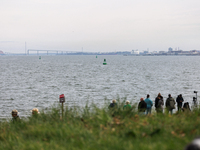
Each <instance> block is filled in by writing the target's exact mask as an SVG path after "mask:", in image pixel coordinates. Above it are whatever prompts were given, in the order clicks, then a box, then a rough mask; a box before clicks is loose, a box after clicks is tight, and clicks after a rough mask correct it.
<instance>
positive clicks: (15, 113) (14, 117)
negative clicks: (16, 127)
mask: <svg viewBox="0 0 200 150" xmlns="http://www.w3.org/2000/svg"><path fill="white" fill-rule="evenodd" d="M11 114H12V121H13V122H14V121H19V120H20V118H19V113H18V111H17V110H16V109H13V110H12V112H11Z"/></svg>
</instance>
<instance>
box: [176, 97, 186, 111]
mask: <svg viewBox="0 0 200 150" xmlns="http://www.w3.org/2000/svg"><path fill="white" fill-rule="evenodd" d="M183 101H184V100H183V97H182V95H181V94H180V95H178V97H177V98H176V102H177V107H178V111H181V109H182V105H183Z"/></svg>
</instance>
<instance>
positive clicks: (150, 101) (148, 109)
mask: <svg viewBox="0 0 200 150" xmlns="http://www.w3.org/2000/svg"><path fill="white" fill-rule="evenodd" d="M149 97H150V95H149V94H147V98H146V99H145V100H144V101H145V103H146V104H147V110H146V114H151V107H152V106H153V102H152V100H151V99H150V98H149Z"/></svg>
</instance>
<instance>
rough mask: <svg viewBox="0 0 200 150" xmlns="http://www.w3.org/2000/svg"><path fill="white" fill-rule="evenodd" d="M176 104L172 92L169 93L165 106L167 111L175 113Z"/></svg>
mask: <svg viewBox="0 0 200 150" xmlns="http://www.w3.org/2000/svg"><path fill="white" fill-rule="evenodd" d="M175 104H176V102H175V100H174V98H172V96H171V94H169V95H168V98H167V100H166V103H165V106H166V108H167V111H168V112H170V113H171V114H172V113H173V109H175Z"/></svg>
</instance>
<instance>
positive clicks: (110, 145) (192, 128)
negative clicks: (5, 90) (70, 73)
mask: <svg viewBox="0 0 200 150" xmlns="http://www.w3.org/2000/svg"><path fill="white" fill-rule="evenodd" d="M122 107H123V104H121V106H119V108H118V109H117V110H115V112H113V111H109V110H108V108H107V106H106V107H105V108H101V109H100V108H98V107H96V106H95V105H92V106H91V107H87V106H86V107H84V108H83V109H81V110H80V109H76V108H74V109H69V108H66V109H65V113H64V118H63V119H62V120H61V119H60V109H58V108H52V109H51V111H50V112H49V113H43V112H42V113H40V114H39V115H36V116H31V117H30V118H28V119H21V121H20V122H14V123H13V122H1V124H0V149H4V150H5V149H20V150H22V149H27V150H31V149H37V150H39V149H48V150H49V149H59V150H62V149H69V150H77V149H81V150H82V149H86V150H94V149H95V150H102V149H103V150H108V149H111V150H113V149H115V150H116V149H119V150H121V149H127V150H128V149H130V150H133V149H135V150H150V149H152V150H182V149H183V148H184V147H185V145H186V144H188V143H189V142H190V141H191V140H192V139H193V138H194V137H196V136H197V135H200V110H198V109H197V110H196V111H193V112H191V113H179V114H174V115H172V116H171V115H168V114H163V115H156V114H152V115H151V116H138V115H137V112H136V108H135V107H134V106H133V107H132V109H131V110H128V111H124V110H123V109H122ZM113 113H114V117H112V114H113Z"/></svg>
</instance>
